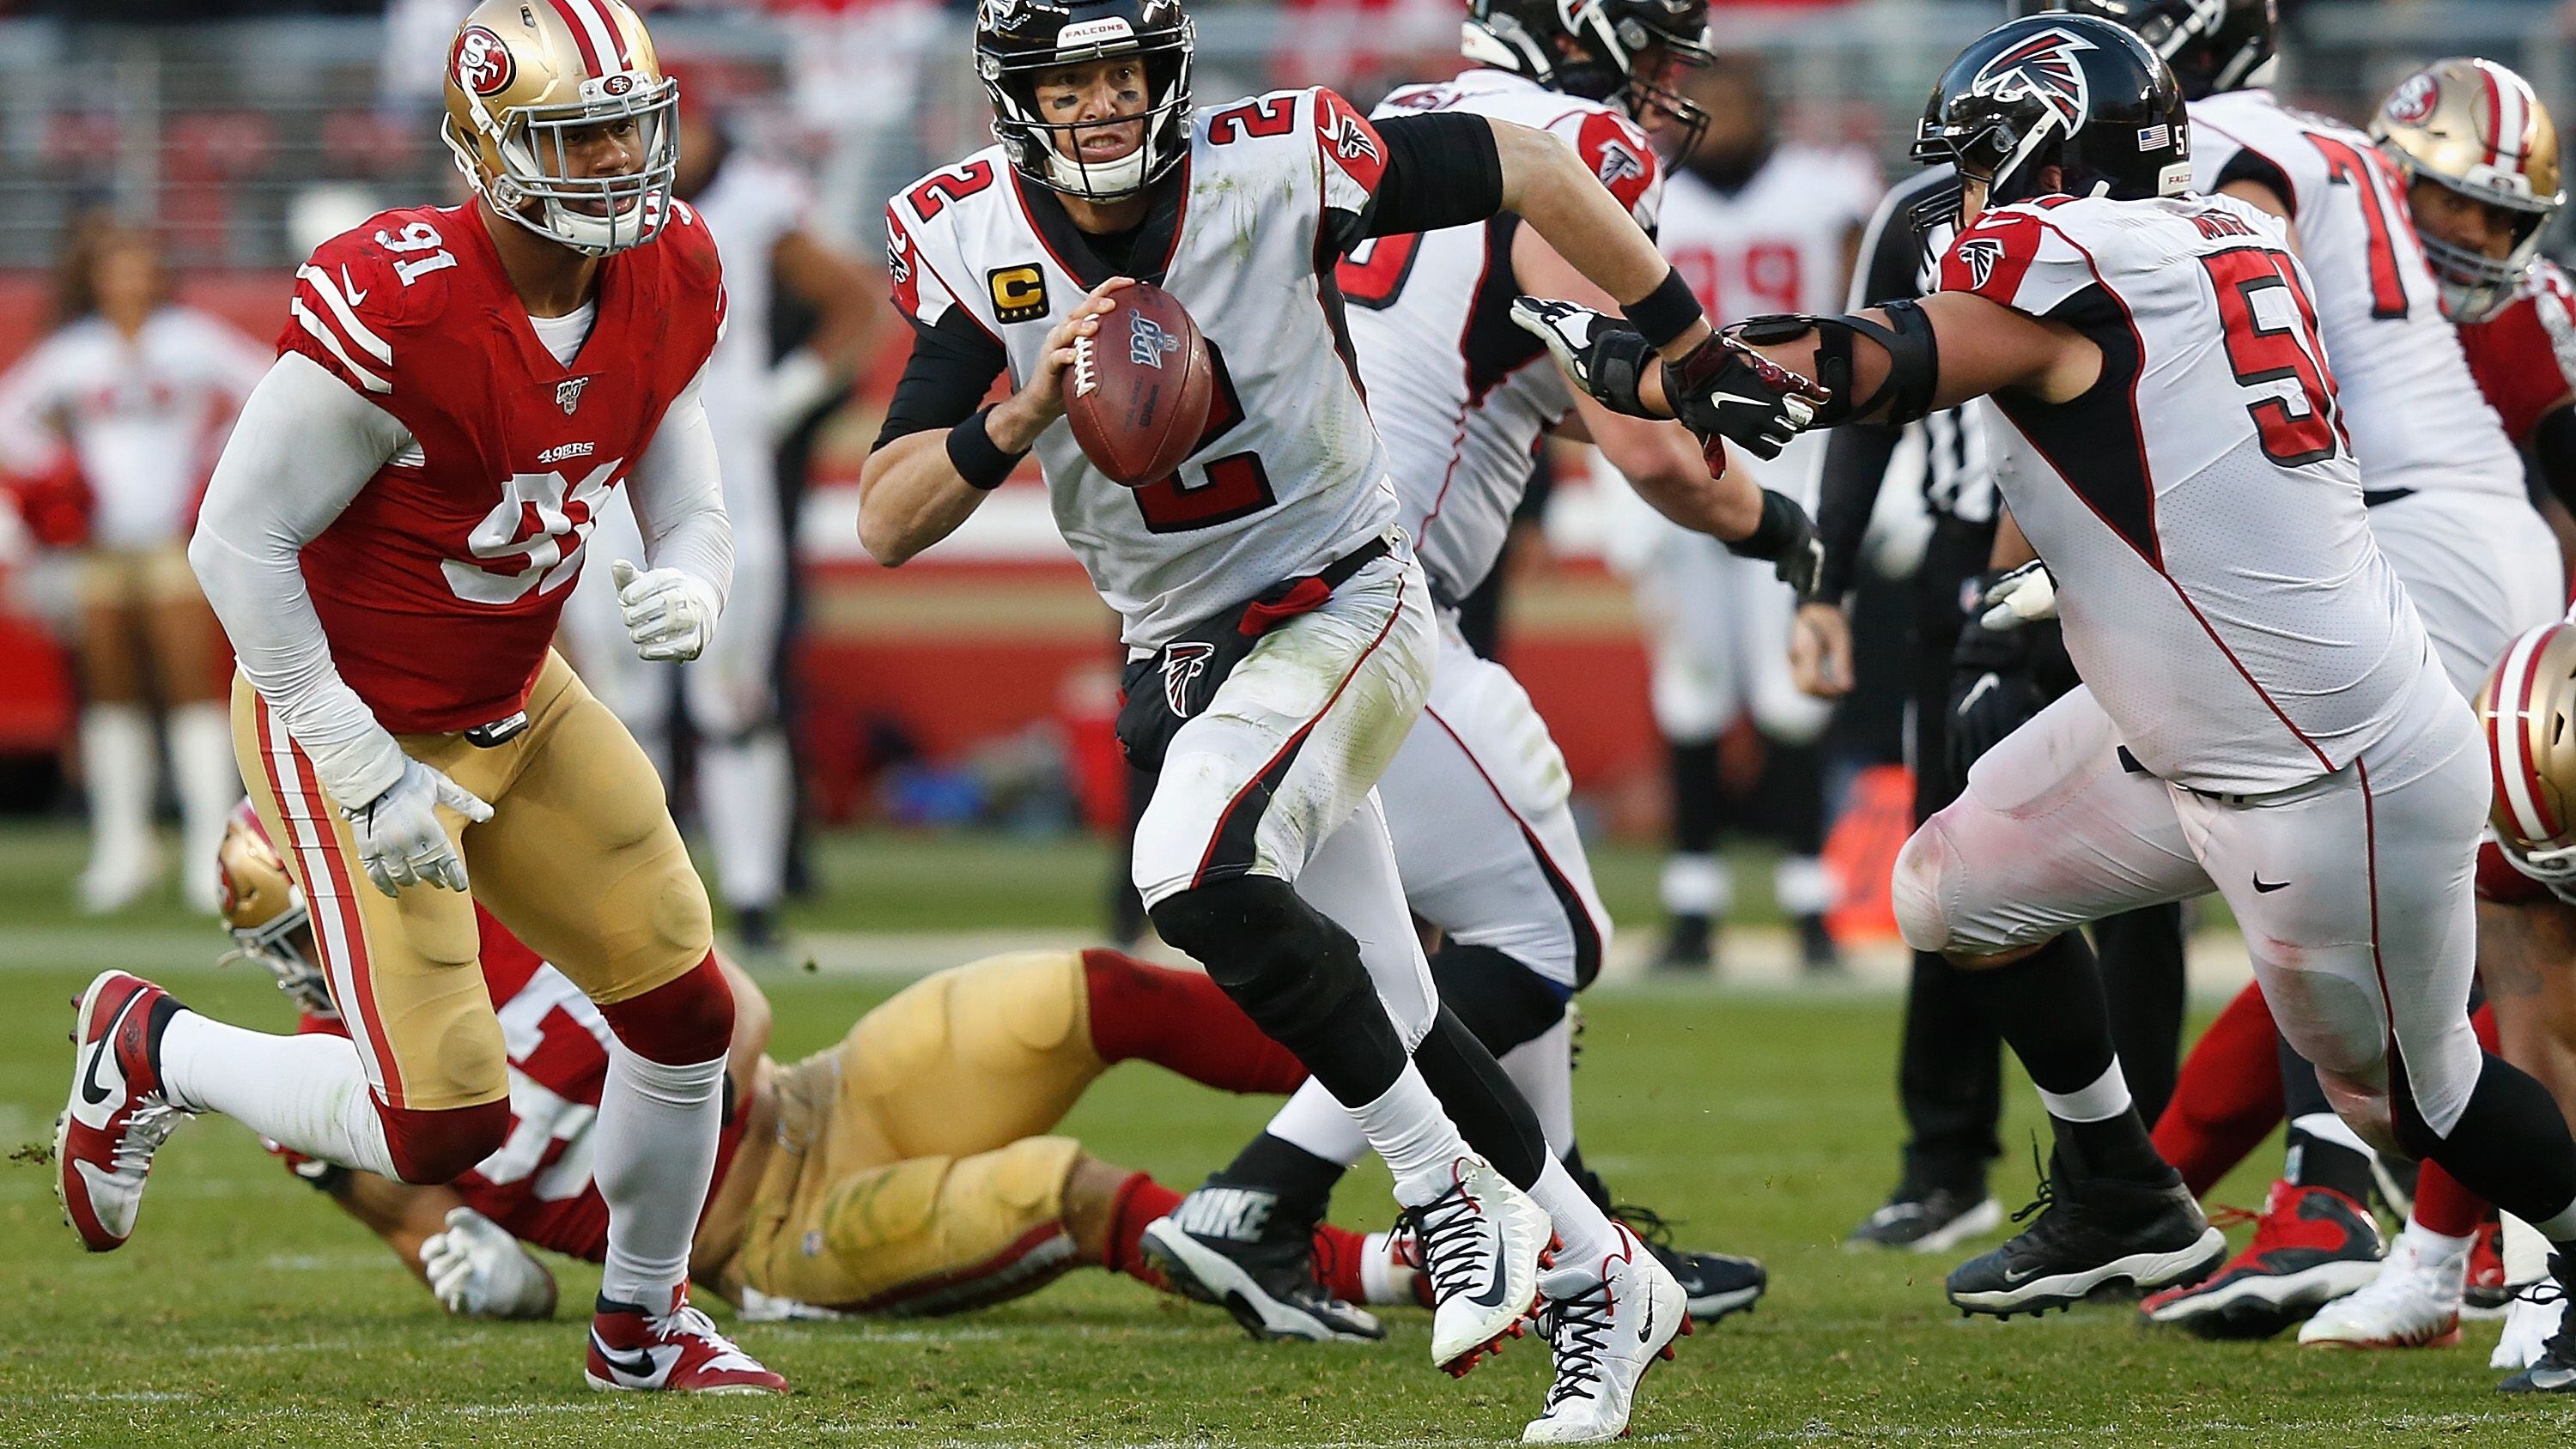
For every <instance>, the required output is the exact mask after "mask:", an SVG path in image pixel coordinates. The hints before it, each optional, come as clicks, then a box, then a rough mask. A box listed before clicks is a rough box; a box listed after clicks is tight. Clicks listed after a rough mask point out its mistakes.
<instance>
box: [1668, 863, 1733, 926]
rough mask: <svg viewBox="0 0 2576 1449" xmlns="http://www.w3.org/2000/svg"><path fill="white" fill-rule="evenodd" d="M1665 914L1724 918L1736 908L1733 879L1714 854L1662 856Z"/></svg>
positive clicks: (1724, 865)
mask: <svg viewBox="0 0 2576 1449" xmlns="http://www.w3.org/2000/svg"><path fill="white" fill-rule="evenodd" d="M1662 894H1663V901H1664V911H1665V913H1666V914H1667V915H1675V916H1723V915H1725V914H1726V913H1727V912H1728V911H1729V910H1732V909H1733V908H1734V905H1735V877H1734V875H1733V874H1732V873H1731V872H1729V871H1728V870H1727V868H1726V862H1725V861H1723V860H1721V859H1719V858H1718V857H1716V856H1714V855H1684V854H1680V853H1678V852H1677V853H1675V854H1672V855H1668V856H1665V857H1664V877H1663V889H1662Z"/></svg>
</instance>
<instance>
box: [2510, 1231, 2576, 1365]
mask: <svg viewBox="0 0 2576 1449" xmlns="http://www.w3.org/2000/svg"><path fill="white" fill-rule="evenodd" d="M2571 1277H2576V1262H2571V1261H2570V1260H2569V1259H2568V1258H2566V1257H2565V1256H2564V1255H2562V1254H2558V1253H2552V1254H2550V1255H2549V1276H2548V1277H2546V1278H2542V1279H2540V1280H2538V1281H2536V1282H2532V1283H2527V1284H2525V1285H2523V1287H2522V1288H2521V1290H2520V1291H2518V1292H2516V1293H2515V1294H2514V1296H2515V1297H2516V1298H2520V1299H2522V1300H2524V1301H2525V1302H2528V1303H2532V1304H2537V1305H2540V1306H2543V1307H2546V1306H2547V1305H2549V1304H2552V1303H2558V1304H2565V1303H2567V1302H2568V1301H2569V1300H2570V1299H2571V1298H2576V1290H2571V1289H2570V1287H2569V1282H2568V1280H2569V1279H2570V1278H2571ZM2540 1351H2541V1354H2542V1356H2543V1358H2545V1359H2549V1360H2555V1361H2556V1362H2558V1363H2560V1364H2564V1365H2570V1366H2576V1313H2570V1312H2569V1311H2568V1310H2567V1309H2566V1308H2564V1307H2561V1308H2560V1309H2559V1311H2558V1328H2557V1331H2555V1332H2553V1333H2551V1334H2550V1335H2549V1337H2547V1338H2545V1339H2543V1340H2541V1343H2540Z"/></svg>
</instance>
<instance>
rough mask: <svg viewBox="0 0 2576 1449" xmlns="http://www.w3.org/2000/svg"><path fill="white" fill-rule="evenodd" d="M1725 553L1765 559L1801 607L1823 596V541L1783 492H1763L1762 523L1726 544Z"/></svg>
mask: <svg viewBox="0 0 2576 1449" xmlns="http://www.w3.org/2000/svg"><path fill="white" fill-rule="evenodd" d="M1726 551H1727V552H1729V553H1731V554H1734V555H1736V556H1737V557H1739V558H1760V559H1769V560H1770V561H1771V563H1772V565H1773V567H1772V573H1773V575H1774V576H1775V577H1777V578H1778V579H1779V580H1780V582H1782V583H1784V584H1787V585H1788V586H1789V587H1790V588H1792V589H1794V590H1796V591H1797V594H1798V602H1799V603H1801V604H1812V603H1814V602H1815V601H1816V600H1817V599H1819V598H1821V597H1823V595H1822V593H1821V592H1820V589H1821V587H1822V585H1823V582H1824V574H1825V542H1824V540H1823V539H1820V538H1818V537H1816V524H1815V520H1813V519H1811V518H1809V517H1808V516H1807V510H1806V509H1804V508H1801V507H1799V506H1798V500H1797V499H1795V498H1792V497H1790V496H1789V495H1788V494H1786V493H1782V492H1779V491H1778V490H1776V489H1771V488H1765V489H1763V490H1762V521H1761V522H1760V523H1758V524H1755V525H1754V527H1753V531H1752V532H1751V533H1749V534H1746V535H1745V536H1744V537H1742V538H1739V539H1736V540H1735V541H1733V542H1731V543H1729V544H1727V546H1726Z"/></svg>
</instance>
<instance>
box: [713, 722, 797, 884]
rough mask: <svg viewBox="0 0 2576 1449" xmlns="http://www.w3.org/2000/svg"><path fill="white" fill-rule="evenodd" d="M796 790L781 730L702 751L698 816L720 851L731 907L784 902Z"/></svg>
mask: <svg viewBox="0 0 2576 1449" xmlns="http://www.w3.org/2000/svg"><path fill="white" fill-rule="evenodd" d="M793 790H794V781H793V778H792V777H791V775H790V773H789V766H788V760H787V739H786V736H784V735H782V734H780V733H779V732H778V731H777V730H774V729H764V730H761V731H759V732H758V733H756V734H754V735H752V736H751V737H750V738H749V739H745V740H737V741H733V742H730V743H726V744H702V745H700V746H699V747H698V814H699V815H700V816H702V817H704V818H705V820H706V823H707V839H708V842H709V843H710V844H712V845H713V846H714V847H715V855H716V886H717V889H719V890H721V891H722V892H723V893H724V898H725V903H726V904H727V905H730V906H733V907H735V908H737V909H739V908H742V907H745V906H751V907H766V906H775V905H777V904H778V897H779V893H780V892H781V891H782V890H784V889H785V888H786V881H787V831H788V825H789V812H790V809H791V807H792V804H793V801H794V795H793Z"/></svg>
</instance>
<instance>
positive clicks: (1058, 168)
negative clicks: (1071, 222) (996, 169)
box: [976, 17, 1197, 201]
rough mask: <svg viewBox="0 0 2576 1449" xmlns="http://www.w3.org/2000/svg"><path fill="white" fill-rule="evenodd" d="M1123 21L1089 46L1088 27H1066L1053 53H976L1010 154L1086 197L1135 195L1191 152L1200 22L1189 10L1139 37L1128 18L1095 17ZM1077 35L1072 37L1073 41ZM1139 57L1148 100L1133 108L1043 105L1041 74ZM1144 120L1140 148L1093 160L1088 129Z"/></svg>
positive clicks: (1024, 170)
mask: <svg viewBox="0 0 2576 1449" xmlns="http://www.w3.org/2000/svg"><path fill="white" fill-rule="evenodd" d="M1094 23H1098V24H1102V25H1104V26H1112V25H1114V26H1115V27H1116V33H1115V35H1114V36H1105V37H1104V38H1103V39H1102V41H1101V42H1100V43H1098V44H1096V45H1090V46H1084V45H1082V44H1080V43H1079V37H1078V36H1077V35H1076V33H1075V32H1077V31H1078V30H1079V29H1081V27H1080V26H1079V25H1076V26H1068V27H1066V29H1065V31H1064V33H1063V36H1061V37H1059V48H1058V49H1057V50H1056V51H1055V52H1054V53H1052V54H1049V55H1044V56H1029V57H1027V58H1005V57H1003V56H1000V55H997V54H994V53H993V52H991V51H984V52H982V53H979V54H978V55H977V56H976V71H977V73H978V74H980V75H981V76H982V77H983V81H984V90H985V93H986V94H987V95H989V96H990V97H991V98H992V102H993V134H994V136H995V137H996V138H997V139H999V140H1000V141H1001V143H1002V149H1003V150H1004V151H1005V152H1006V153H1007V154H1008V155H1009V156H1010V158H1011V165H1012V167H1013V169H1015V170H1017V171H1018V172H1019V173H1020V174H1021V175H1023V176H1026V177H1027V178H1029V179H1030V180H1032V181H1035V182H1037V183H1038V184H1039V185H1041V186H1044V187H1046V188H1048V189H1049V190H1052V191H1059V192H1062V193H1064V194H1066V195H1068V196H1078V197H1081V198H1083V199H1084V200H1086V201H1117V200H1122V199H1124V198H1126V197H1130V196H1133V195H1135V194H1136V193H1137V192H1140V191H1143V190H1144V189H1145V188H1146V187H1148V186H1151V185H1153V184H1154V183H1155V182H1156V181H1159V180H1161V179H1162V178H1163V177H1164V176H1165V175H1167V174H1169V173H1170V171H1171V170H1172V168H1173V167H1175V166H1177V165H1179V164H1180V162H1181V160H1182V159H1183V158H1184V157H1186V156H1188V155H1189V117H1190V54H1191V51H1192V49H1193V48H1194V45H1195V43H1196V40H1197V27H1196V26H1195V25H1194V24H1193V23H1192V22H1191V21H1190V20H1189V19H1187V18H1186V17H1184V18H1183V19H1182V20H1181V21H1180V23H1179V25H1178V26H1177V27H1175V28H1173V29H1171V30H1167V31H1161V32H1158V33H1151V34H1148V35H1145V36H1143V37H1141V38H1140V37H1138V36H1137V35H1136V33H1135V31H1134V30H1133V29H1132V28H1131V27H1129V25H1128V24H1127V22H1126V21H1124V20H1114V21H1101V22H1094ZM1068 40H1069V41H1071V42H1072V43H1065V42H1066V41H1068ZM1126 57H1134V58H1135V59H1136V60H1137V61H1138V63H1139V64H1140V65H1141V66H1142V67H1143V69H1144V73H1145V98H1146V105H1145V108H1144V109H1143V110H1141V111H1138V112H1136V113H1135V114H1133V115H1127V116H1111V117H1104V118H1102V119H1100V120H1096V121H1079V122H1074V123H1070V124H1056V123H1051V122H1049V121H1047V120H1046V119H1045V117H1044V115H1043V113H1042V111H1041V110H1040V107H1039V105H1038V96H1037V91H1038V79H1039V77H1041V76H1043V75H1046V74H1048V73H1049V72H1053V71H1059V70H1063V69H1065V68H1066V67H1069V66H1079V65H1087V64H1089V63H1091V62H1093V61H1098V60H1113V59H1121V58H1126ZM1113 126H1118V127H1123V126H1136V127H1140V128H1141V132H1142V134H1141V135H1140V136H1139V138H1138V140H1137V143H1136V145H1135V148H1134V149H1132V150H1130V151H1129V152H1127V154H1126V155H1124V156H1120V157H1118V158H1116V159H1115V160H1109V161H1086V160H1084V159H1083V156H1082V148H1081V144H1080V141H1081V137H1082V135H1083V133H1085V132H1088V131H1094V130H1099V129H1103V128H1107V127H1113Z"/></svg>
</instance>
